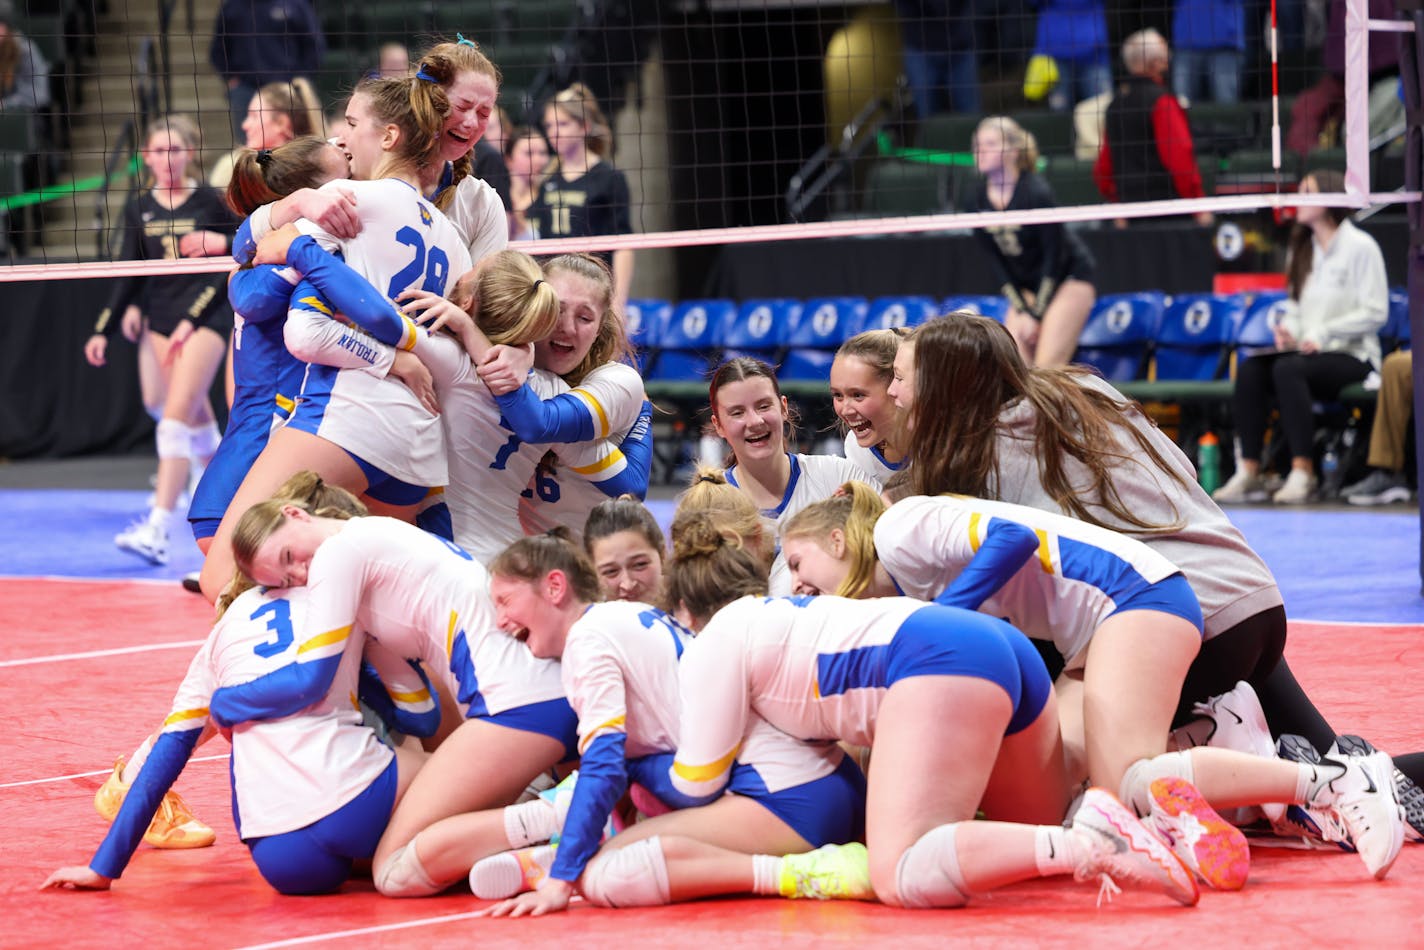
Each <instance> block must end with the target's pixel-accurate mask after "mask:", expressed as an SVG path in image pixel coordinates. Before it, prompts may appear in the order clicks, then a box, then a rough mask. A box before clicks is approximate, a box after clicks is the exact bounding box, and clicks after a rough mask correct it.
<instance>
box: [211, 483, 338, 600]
mask: <svg viewBox="0 0 1424 950" xmlns="http://www.w3.org/2000/svg"><path fill="white" fill-rule="evenodd" d="M287 505H294V506H296V507H298V508H300V509H302V510H303V511H305V512H307V513H308V514H311V515H314V516H316V517H318V518H340V519H343V520H345V519H347V518H359V517H361V516H363V515H365V514H366V506H365V505H364V504H362V503H361V500H360V499H359V498H357V497H356V496H355V495H353V494H351V493H350V492H349V491H347V490H346V489H344V488H342V487H341V486H339V485H328V484H327V483H326V482H325V481H323V480H322V477H321V476H320V475H318V474H317V473H316V472H312V471H302V472H297V473H296V474H295V475H293V476H292V477H291V478H289V479H287V480H286V481H285V482H283V483H282V486H281V487H280V488H278V489H277V492H276V494H274V495H273V496H272V497H271V498H269V499H267V500H266V501H261V502H258V503H257V504H255V505H253V506H252V507H251V508H249V509H247V511H245V512H243V514H242V517H241V518H239V519H238V520H237V527H235V528H234V529H233V532H232V558H233V561H234V562H235V563H236V564H237V573H236V575H235V576H234V577H233V579H232V582H231V583H229V584H228V585H227V587H225V588H224V589H223V592H222V595H221V596H220V597H219V598H218V601H217V604H216V607H217V611H218V616H219V617H221V616H222V614H223V611H225V610H227V608H228V605H229V604H231V603H232V601H234V600H235V599H237V597H238V595H240V594H241V593H242V592H243V591H245V590H247V589H248V588H250V587H253V586H254V582H253V581H252V579H251V577H250V576H249V574H248V568H250V567H251V566H252V559H253V558H254V557H256V555H257V549H258V548H260V547H261V546H262V544H263V542H265V541H266V540H267V539H268V538H270V537H271V536H272V535H273V534H274V533H275V532H276V531H277V529H278V528H280V527H282V525H283V524H285V523H286V521H287V516H286V515H285V514H284V513H283V512H282V509H283V508H284V507H285V506H287Z"/></svg>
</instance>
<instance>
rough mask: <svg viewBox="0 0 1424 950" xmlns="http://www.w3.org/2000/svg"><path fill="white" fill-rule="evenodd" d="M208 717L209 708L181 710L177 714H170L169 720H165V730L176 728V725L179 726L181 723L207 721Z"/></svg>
mask: <svg viewBox="0 0 1424 950" xmlns="http://www.w3.org/2000/svg"><path fill="white" fill-rule="evenodd" d="M207 716H208V707H207V706H204V707H203V708H201V709H183V710H179V711H178V712H176V713H170V714H169V716H168V718H167V719H165V720H163V728H165V729H167V728H168V727H169V726H176V725H178V724H179V723H180V722H187V721H189V720H190V719H206V718H207Z"/></svg>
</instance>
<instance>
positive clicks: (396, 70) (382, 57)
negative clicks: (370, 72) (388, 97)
mask: <svg viewBox="0 0 1424 950" xmlns="http://www.w3.org/2000/svg"><path fill="white" fill-rule="evenodd" d="M374 74H375V78H377V79H399V78H400V77H402V76H409V75H410V50H408V49H406V46H405V44H404V43H396V42H391V43H382V44H381V49H380V52H379V53H377V54H376V68H375V70H374Z"/></svg>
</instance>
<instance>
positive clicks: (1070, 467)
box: [891, 314, 1424, 863]
mask: <svg viewBox="0 0 1424 950" xmlns="http://www.w3.org/2000/svg"><path fill="white" fill-rule="evenodd" d="M891 393H892V395H893V396H894V398H895V401H896V403H897V405H899V406H900V407H901V409H902V411H905V412H907V413H908V416H907V418H906V420H905V421H906V428H907V430H908V436H907V437H906V445H905V448H906V449H907V451H908V452H909V454H910V457H911V458H913V459H914V464H913V465H912V466H911V468H910V479H911V482H910V484H911V489H912V490H913V492H914V493H915V494H921V495H937V494H940V493H943V492H954V493H958V494H964V495H969V496H971V497H977V498H990V499H996V500H1001V501H1008V502H1013V503H1015V504H1021V505H1028V506H1030V507H1034V508H1042V509H1044V510H1046V511H1052V512H1058V513H1060V514H1066V515H1070V516H1072V517H1074V518H1078V519H1080V520H1082V521H1087V522H1090V523H1092V524H1096V525H1099V526H1102V527H1106V528H1109V529H1111V530H1114V531H1119V532H1121V533H1123V534H1126V535H1129V536H1131V537H1134V538H1137V539H1138V540H1140V541H1142V542H1143V543H1145V544H1147V545H1148V546H1149V547H1151V548H1153V549H1154V550H1156V551H1157V552H1159V553H1160V554H1162V555H1163V556H1164V557H1166V558H1167V560H1168V561H1170V562H1171V563H1173V564H1175V565H1176V566H1177V567H1178V568H1179V569H1180V570H1181V571H1182V573H1183V574H1184V575H1185V576H1186V578H1187V581H1188V582H1189V583H1190V584H1191V585H1192V589H1193V590H1194V591H1195V592H1196V595H1197V599H1198V601H1199V602H1200V604H1201V608H1202V621H1203V629H1204V634H1205V639H1204V641H1203V643H1202V644H1201V649H1200V651H1199V652H1198V653H1197V654H1196V657H1195V659H1193V660H1192V661H1191V664H1190V666H1189V667H1188V668H1187V671H1186V675H1185V679H1184V680H1183V684H1182V689H1181V693H1180V696H1179V697H1178V698H1177V708H1176V715H1175V717H1174V720H1173V721H1174V722H1175V723H1177V724H1179V725H1180V724H1183V723H1185V722H1186V721H1188V720H1189V719H1191V718H1192V716H1193V715H1194V709H1195V707H1196V705H1197V704H1198V703H1202V702H1205V701H1206V700H1207V699H1208V698H1209V697H1214V696H1221V695H1223V694H1225V693H1227V692H1228V691H1230V690H1231V689H1232V688H1233V687H1234V686H1235V685H1236V683H1237V682H1238V681H1241V680H1245V681H1246V682H1248V683H1249V684H1250V685H1251V687H1252V689H1253V690H1254V691H1255V693H1256V694H1257V695H1258V696H1259V698H1260V703H1261V707H1262V709H1263V710H1264V712H1265V717H1266V722H1267V724H1268V725H1269V728H1270V730H1271V733H1272V735H1273V736H1279V735H1280V734H1282V733H1292V734H1297V735H1302V736H1305V737H1306V738H1307V739H1308V740H1309V741H1310V742H1311V743H1312V744H1313V745H1314V747H1315V749H1316V750H1317V751H1318V752H1319V753H1321V754H1325V753H1328V752H1330V750H1331V746H1332V743H1333V742H1334V739H1335V732H1334V730H1332V729H1331V728H1330V726H1329V724H1328V723H1326V722H1325V720H1324V718H1323V717H1322V716H1321V715H1320V713H1319V712H1318V711H1317V710H1316V709H1315V707H1314V706H1313V705H1312V704H1311V702H1310V700H1309V698H1308V697H1307V696H1306V695H1305V693H1304V692H1303V691H1302V690H1301V688H1300V685H1299V684H1298V683H1296V681H1295V677H1294V676H1293V675H1292V674H1291V671H1290V667H1289V666H1288V665H1287V664H1286V662H1285V659H1284V657H1283V656H1282V652H1283V650H1284V647H1285V639H1286V614H1285V608H1284V606H1283V605H1282V599H1281V592H1280V590H1279V588H1277V587H1276V583H1275V579H1274V578H1273V577H1272V576H1271V572H1270V571H1269V570H1268V569H1267V567H1266V565H1265V564H1264V563H1263V562H1262V561H1261V559H1260V557H1258V556H1257V555H1256V553H1255V552H1254V551H1252V550H1251V548H1250V547H1249V546H1248V545H1247V544H1246V540H1245V538H1243V537H1242V536H1241V533H1240V531H1238V530H1237V529H1236V527H1235V526H1234V525H1232V524H1231V522H1230V521H1229V520H1227V518H1226V516H1225V515H1224V514H1223V513H1222V511H1221V509H1220V508H1218V507H1217V506H1216V504H1215V503H1213V502H1212V501H1211V499H1210V498H1209V497H1207V495H1206V493H1205V492H1204V491H1202V489H1201V488H1200V487H1199V486H1198V485H1197V482H1196V477H1195V472H1194V471H1193V469H1192V466H1191V463H1190V462H1189V461H1188V460H1187V458H1186V456H1185V455H1184V454H1183V453H1182V451H1181V450H1180V449H1179V448H1178V447H1177V446H1176V444H1175V443H1173V442H1172V440H1171V439H1169V438H1167V437H1166V436H1165V435H1163V434H1162V432H1161V431H1159V430H1158V429H1157V427H1156V426H1155V425H1153V424H1152V422H1151V420H1149V419H1148V418H1147V417H1146V416H1145V415H1144V414H1143V412H1142V410H1141V408H1140V407H1139V406H1137V405H1136V404H1134V403H1131V402H1130V401H1128V400H1127V399H1126V398H1125V397H1124V396H1123V395H1122V394H1121V393H1119V392H1117V390H1115V389H1113V388H1112V387H1111V386H1109V385H1108V384H1107V383H1105V382H1103V381H1102V380H1101V379H1099V378H1097V377H1095V376H1092V375H1090V374H1087V373H1085V372H1082V371H1075V370H1053V369H1037V368H1033V369H1030V368H1029V367H1028V366H1026V365H1025V363H1024V361H1023V359H1022V357H1021V356H1020V354H1019V352H1018V348H1017V346H1016V345H1015V344H1014V342H1013V339H1012V338H1011V337H1010V336H1009V335H1008V333H1007V332H1006V331H1005V330H1004V328H1003V327H1002V326H1000V325H999V324H997V323H996V322H994V321H993V320H988V319H985V318H983V317H972V316H966V315H962V314H956V315H952V316H948V317H942V318H939V319H936V320H931V321H929V322H928V323H925V324H923V325H922V326H920V327H918V328H916V330H915V331H914V333H913V334H912V335H911V337H910V338H909V339H908V340H906V341H905V342H904V343H902V344H901V345H900V350H899V352H898V353H897V354H896V358H895V380H894V382H893V383H892V388H891ZM1132 688H1135V689H1145V690H1149V691H1150V690H1153V689H1155V688H1156V685H1155V680H1154V681H1153V682H1148V683H1140V684H1133V687H1132ZM1158 698H1160V697H1148V699H1149V701H1155V700H1156V699H1158ZM1395 766H1396V769H1395V773H1394V783H1395V785H1396V787H1397V788H1401V789H1406V788H1407V787H1408V785H1407V784H1406V783H1409V784H1412V785H1418V784H1419V783H1420V782H1421V781H1424V755H1420V754H1417V753H1416V754H1411V755H1408V756H1402V757H1398V758H1396V759H1395ZM1399 797H1400V798H1401V799H1403V798H1405V797H1406V796H1405V795H1404V794H1400V795H1399ZM1415 821H1416V822H1417V823H1415V827H1416V828H1418V827H1419V825H1421V824H1424V815H1421V816H1418V817H1417V819H1415ZM1372 863H1373V862H1372Z"/></svg>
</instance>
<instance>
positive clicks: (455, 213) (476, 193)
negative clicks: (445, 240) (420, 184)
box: [446, 175, 509, 277]
mask: <svg viewBox="0 0 1424 950" xmlns="http://www.w3.org/2000/svg"><path fill="white" fill-rule="evenodd" d="M446 214H447V215H448V216H449V218H450V221H451V222H452V223H454V225H455V227H456V228H458V229H459V231H460V234H461V235H462V236H463V237H464V239H465V247H466V248H467V249H468V250H469V254H470V261H471V262H472V263H473V264H478V263H479V262H480V261H481V260H482V259H483V258H485V257H488V256H489V255H490V254H493V253H495V252H496V251H502V250H504V249H505V248H506V247H508V246H509V215H508V214H506V212H505V210H504V202H503V201H501V200H500V198H499V194H498V193H497V192H496V191H495V190H494V189H493V188H491V187H490V185H489V183H488V182H485V181H482V180H481V179H479V178H476V177H475V176H474V175H466V176H465V177H464V178H462V179H460V183H459V184H458V185H456V186H455V200H454V201H452V202H450V206H449V208H447V209H446ZM463 273H464V271H460V272H459V273H457V274H456V275H455V276H456V277H459V276H460V274H463Z"/></svg>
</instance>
